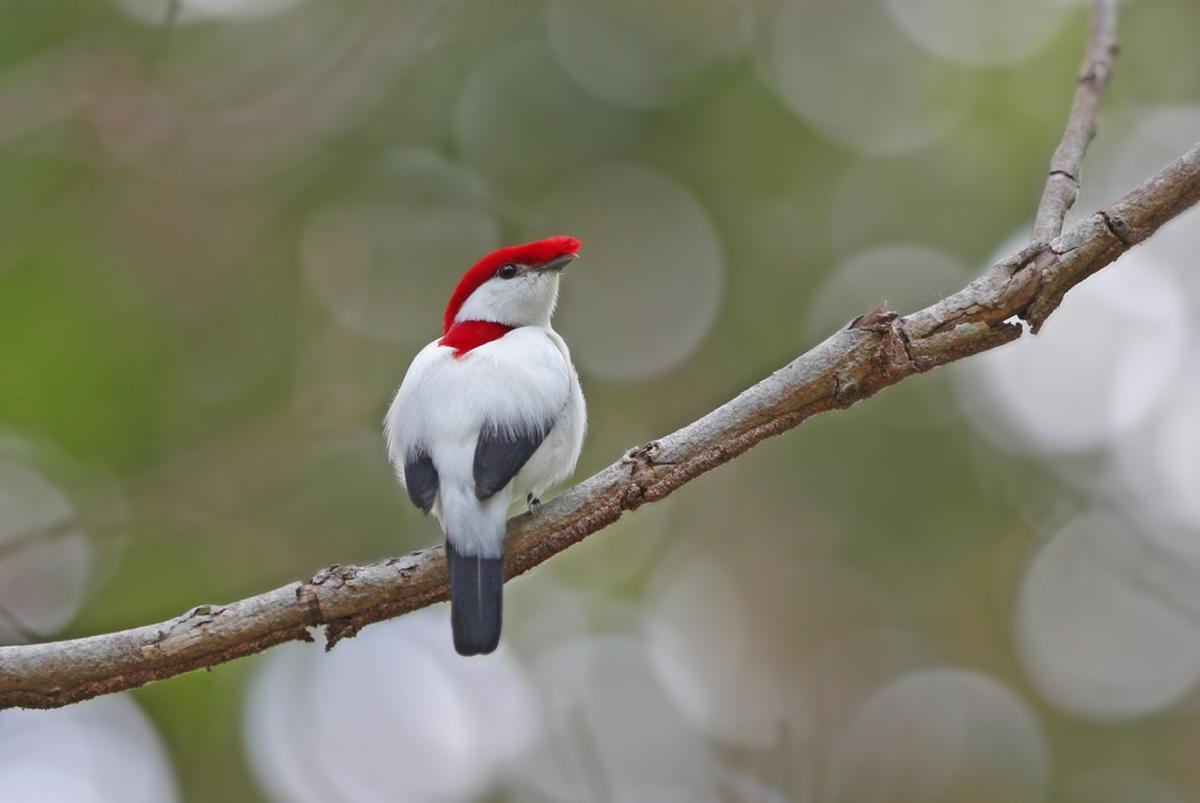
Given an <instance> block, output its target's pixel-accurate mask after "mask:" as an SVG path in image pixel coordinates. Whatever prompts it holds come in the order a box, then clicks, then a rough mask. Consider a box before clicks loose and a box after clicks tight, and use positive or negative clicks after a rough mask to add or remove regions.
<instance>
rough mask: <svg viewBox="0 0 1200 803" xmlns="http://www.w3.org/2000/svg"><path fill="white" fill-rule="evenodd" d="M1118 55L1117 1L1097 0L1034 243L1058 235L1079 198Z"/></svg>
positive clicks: (1053, 160)
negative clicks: (1085, 162) (1086, 159)
mask: <svg viewBox="0 0 1200 803" xmlns="http://www.w3.org/2000/svg"><path fill="white" fill-rule="evenodd" d="M1116 55H1117V0H1096V8H1095V11H1094V12H1093V14H1092V30H1091V35H1090V36H1089V37H1088V47H1087V53H1085V54H1084V57H1083V66H1082V67H1080V69H1079V85H1078V86H1077V87H1076V88H1075V99H1074V100H1073V101H1072V102H1071V113H1070V115H1068V117H1067V128H1066V130H1065V131H1063V136H1062V141H1061V142H1059V143H1058V148H1056V149H1055V151H1054V155H1053V156H1052V157H1050V172H1049V174H1048V175H1047V176H1046V186H1045V187H1044V188H1043V189H1042V200H1041V201H1040V202H1039V203H1038V210H1037V215H1036V217H1035V218H1034V224H1033V242H1035V243H1048V242H1050V241H1051V240H1053V239H1054V238H1055V237H1057V236H1058V235H1060V234H1062V229H1063V220H1065V219H1066V217H1067V210H1069V209H1070V208H1071V207H1072V206H1074V205H1075V199H1076V198H1077V197H1078V196H1079V177H1080V171H1081V168H1082V167H1083V157H1084V154H1086V153H1087V149H1088V145H1090V144H1091V142H1092V139H1093V138H1094V137H1095V136H1096V118H1097V117H1098V116H1099V113H1100V101H1101V100H1102V99H1103V98H1104V90H1105V88H1106V87H1107V86H1108V77H1109V75H1111V74H1112V64H1113V59H1114V58H1116Z"/></svg>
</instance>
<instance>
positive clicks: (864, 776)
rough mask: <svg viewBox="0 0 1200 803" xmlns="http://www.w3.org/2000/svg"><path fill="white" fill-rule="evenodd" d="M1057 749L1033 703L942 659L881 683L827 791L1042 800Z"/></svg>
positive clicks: (877, 798)
mask: <svg viewBox="0 0 1200 803" xmlns="http://www.w3.org/2000/svg"><path fill="white" fill-rule="evenodd" d="M1049 772H1050V769H1049V757H1048V755H1047V748H1046V744H1045V739H1044V737H1043V736H1042V732H1041V728H1040V726H1039V725H1038V722H1037V720H1036V719H1035V717H1034V715H1033V712H1032V711H1031V710H1030V708H1029V706H1028V705H1027V704H1026V703H1025V702H1024V701H1022V700H1021V699H1020V698H1019V697H1017V696H1016V695H1015V694H1014V693H1013V692H1012V691H1010V690H1009V689H1008V688H1007V687H1005V686H1004V685H1002V684H1001V683H999V682H998V681H996V680H994V679H992V678H990V677H988V676H987V675H984V674H982V673H980V672H975V671H971V670H966V669H958V668H952V667H938V668H931V669H924V670H919V671H916V672H913V673H911V674H908V675H904V676H902V677H900V678H898V679H896V680H893V681H892V682H890V683H888V684H887V685H885V686H883V687H882V688H880V689H879V690H878V691H876V692H875V693H874V694H873V695H872V696H871V697H870V698H868V699H867V700H866V702H865V703H863V705H862V707H861V708H860V709H859V711H858V713H857V715H856V716H855V717H854V719H853V720H852V723H851V725H850V728H849V730H848V732H847V734H846V736H845V738H844V740H843V741H842V743H841V744H840V746H839V750H838V753H837V755H836V756H835V759H834V767H833V772H832V776H831V782H830V785H829V788H828V790H827V795H826V799H827V800H830V801H839V802H840V801H845V803H850V802H851V801H853V803H884V802H885V801H914V800H921V801H935V800H945V801H951V800H988V801H990V802H991V803H1030V801H1037V800H1041V799H1042V796H1043V794H1044V792H1045V789H1046V785H1047V782H1048V779H1049Z"/></svg>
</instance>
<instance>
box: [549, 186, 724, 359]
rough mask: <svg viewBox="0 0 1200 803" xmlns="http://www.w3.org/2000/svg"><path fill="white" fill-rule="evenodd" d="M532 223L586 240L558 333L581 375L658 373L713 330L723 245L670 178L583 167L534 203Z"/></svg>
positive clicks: (568, 277) (566, 279) (567, 287)
mask: <svg viewBox="0 0 1200 803" xmlns="http://www.w3.org/2000/svg"><path fill="white" fill-rule="evenodd" d="M530 226H531V229H532V231H533V232H536V233H537V235H541V236H544V234H546V233H552V232H569V233H571V234H574V235H576V236H578V237H579V238H580V239H581V240H582V241H583V249H582V250H581V251H580V256H581V257H582V258H581V259H580V260H579V262H577V263H575V264H573V265H572V266H571V267H570V268H568V269H567V271H566V272H565V273H564V275H563V290H562V294H561V301H560V304H559V312H558V314H557V316H556V318H555V326H556V327H557V328H558V330H559V331H560V332H562V334H563V337H565V338H566V340H567V342H568V343H569V344H570V345H571V354H572V357H573V359H574V360H575V363H576V365H578V366H579V368H580V370H581V371H583V372H584V373H585V374H590V375H593V376H596V377H599V378H602V379H611V380H626V381H633V380H644V379H649V378H651V377H654V376H658V375H660V374H663V373H665V372H667V371H669V370H670V369H672V368H674V367H675V366H676V365H678V364H679V363H680V362H682V361H683V360H684V359H686V358H687V357H688V356H689V355H690V354H691V353H692V352H693V351H694V350H695V349H696V347H697V346H699V345H700V341H701V340H702V339H703V338H704V336H705V335H706V334H708V332H709V330H710V329H711V328H712V325H713V323H714V322H715V320H716V315H717V311H718V308H719V306H720V302H721V297H722V292H723V289H724V255H723V251H722V245H721V241H720V239H719V237H718V234H717V230H716V227H715V226H714V225H713V222H712V219H711V218H710V217H709V215H708V213H707V211H706V210H705V209H704V207H703V206H701V204H700V202H699V200H698V199H697V198H696V197H695V196H694V195H692V194H691V193H690V192H689V191H688V190H687V189H686V188H685V187H684V186H683V185H681V184H679V183H678V182H676V181H674V180H673V179H671V178H670V177H668V176H667V175H665V174H663V173H661V172H659V171H657V170H654V169H652V168H650V167H645V166H641V165H635V164H625V163H616V164H607V165H601V166H597V167H594V168H590V169H587V170H584V171H582V172H580V173H576V174H574V175H571V176H568V177H567V178H566V179H565V180H564V181H563V182H562V184H561V185H560V186H559V187H558V188H557V189H555V190H554V191H552V192H550V193H549V194H548V195H546V196H545V197H544V198H543V199H542V200H541V201H540V202H539V203H538V205H537V208H536V210H535V211H534V212H533V213H532V215H531V218H530ZM531 236H534V235H533V234H531Z"/></svg>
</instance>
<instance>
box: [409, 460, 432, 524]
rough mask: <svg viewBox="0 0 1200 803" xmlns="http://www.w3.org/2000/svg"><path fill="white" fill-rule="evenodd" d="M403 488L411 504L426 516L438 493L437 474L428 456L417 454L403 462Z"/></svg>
mask: <svg viewBox="0 0 1200 803" xmlns="http://www.w3.org/2000/svg"><path fill="white" fill-rule="evenodd" d="M404 487H405V488H407V489H408V498H409V499H411V500H412V503H413V504H414V505H416V506H417V507H419V508H421V510H423V511H424V512H425V513H426V514H428V513H429V511H430V509H431V508H432V507H433V500H434V498H435V497H436V496H437V492H438V473H437V469H436V468H435V467H434V465H433V460H432V459H431V458H430V457H429V455H427V454H425V453H423V452H418V453H416V454H414V455H412V456H411V457H409V458H408V459H406V460H405V461H404Z"/></svg>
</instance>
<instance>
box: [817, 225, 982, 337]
mask: <svg viewBox="0 0 1200 803" xmlns="http://www.w3.org/2000/svg"><path fill="white" fill-rule="evenodd" d="M968 278H969V274H968V271H967V268H966V266H965V265H963V264H962V263H961V262H960V261H958V260H956V259H955V258H954V257H952V256H951V255H949V254H947V253H945V252H943V251H939V250H937V249H936V248H930V247H928V246H924V245H920V244H916V243H894V244H889V245H882V246H877V247H874V248H868V249H866V250H863V251H858V252H856V253H853V254H851V255H849V256H848V257H846V259H845V260H844V261H843V262H842V263H841V264H839V265H837V266H836V267H835V268H834V269H833V271H832V272H831V273H830V275H829V277H828V278H827V279H826V280H825V282H824V283H823V284H822V285H821V287H820V288H819V289H818V290H817V291H816V293H814V294H813V296H812V300H811V301H810V302H809V305H808V314H807V316H806V317H805V324H804V329H805V335H806V340H808V341H810V342H811V341H812V340H815V339H819V338H823V337H825V336H826V335H828V334H829V332H832V331H835V330H837V329H839V328H841V327H843V326H845V325H846V324H847V323H848V322H849V321H850V320H851V319H852V318H854V317H855V316H856V315H862V314H864V313H867V312H870V311H871V310H872V309H874V308H875V306H876V305H878V304H880V303H882V302H884V301H886V302H887V308H888V309H890V310H895V311H897V312H901V313H909V312H914V311H916V310H918V309H920V308H922V307H924V306H926V305H928V304H932V303H933V302H935V301H937V300H938V299H940V298H942V297H944V295H945V294H946V293H952V292H955V291H956V290H958V289H959V288H960V287H962V285H963V283H964V282H965V281H966V280H967V279H968Z"/></svg>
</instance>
